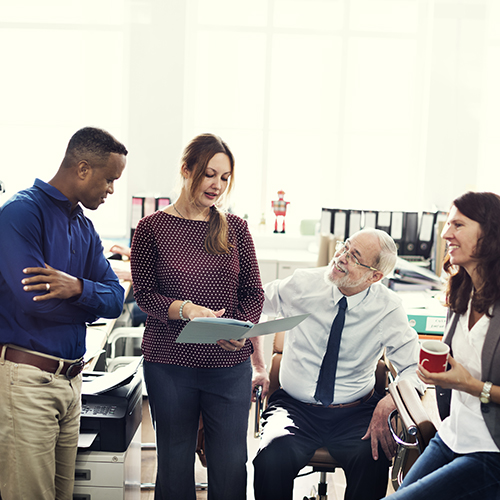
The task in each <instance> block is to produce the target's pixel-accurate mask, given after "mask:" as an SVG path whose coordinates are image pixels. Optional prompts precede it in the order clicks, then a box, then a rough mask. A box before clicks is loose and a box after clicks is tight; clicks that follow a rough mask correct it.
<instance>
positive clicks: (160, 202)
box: [156, 196, 171, 210]
mask: <svg viewBox="0 0 500 500" xmlns="http://www.w3.org/2000/svg"><path fill="white" fill-rule="evenodd" d="M170 203H171V200H170V198H168V197H167V196H159V197H157V198H156V210H163V209H164V208H165V207H168V206H169V205H170Z"/></svg>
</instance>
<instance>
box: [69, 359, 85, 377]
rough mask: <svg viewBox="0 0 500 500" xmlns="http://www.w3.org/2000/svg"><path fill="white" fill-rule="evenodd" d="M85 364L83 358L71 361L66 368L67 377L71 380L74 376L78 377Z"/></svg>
mask: <svg viewBox="0 0 500 500" xmlns="http://www.w3.org/2000/svg"><path fill="white" fill-rule="evenodd" d="M83 365H84V363H83V358H81V359H79V360H78V361H75V362H74V363H71V364H70V365H69V366H68V369H67V370H66V373H65V375H66V378H67V379H68V380H71V379H72V378H74V377H76V376H77V375H78V374H79V373H81V371H82V370H83ZM73 372H74V373H73Z"/></svg>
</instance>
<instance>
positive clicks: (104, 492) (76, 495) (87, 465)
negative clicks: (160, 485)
mask: <svg viewBox="0 0 500 500" xmlns="http://www.w3.org/2000/svg"><path fill="white" fill-rule="evenodd" d="M140 497H141V425H139V427H138V429H137V431H136V433H135V435H134V438H133V439H132V441H131V443H130V445H129V447H128V449H127V451H125V452H123V453H118V452H117V453H115V452H111V451H80V450H79V451H78V454H77V457H76V470H75V487H74V490H73V500H140Z"/></svg>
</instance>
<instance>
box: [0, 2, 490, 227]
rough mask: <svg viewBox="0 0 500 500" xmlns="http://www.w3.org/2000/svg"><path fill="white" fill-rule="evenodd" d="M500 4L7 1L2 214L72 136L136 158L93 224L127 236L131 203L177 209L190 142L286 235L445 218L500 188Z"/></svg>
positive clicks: (254, 214) (1, 39) (255, 213)
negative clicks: (277, 218) (312, 222)
mask: <svg viewBox="0 0 500 500" xmlns="http://www.w3.org/2000/svg"><path fill="white" fill-rule="evenodd" d="M499 27H500V5H499V2H497V1H495V0H470V1H466V0H255V1H254V2H235V1H234V0H169V1H164V0H141V1H137V0H134V1H133V0H99V1H98V0H88V1H84V0H81V1H78V0H75V1H73V2H67V1H65V0H52V1H51V2H49V3H45V2H44V5H43V6H42V5H39V2H36V1H34V0H16V1H15V2H14V1H13V0H12V1H4V2H2V3H0V47H2V66H3V67H2V74H3V78H2V79H1V80H0V99H1V102H2V113H0V138H1V139H0V145H1V147H2V159H3V161H2V162H1V164H0V180H2V181H3V182H4V183H5V186H6V189H7V193H6V194H5V195H4V196H3V197H2V198H0V201H2V200H5V199H6V197H7V196H9V195H10V194H12V193H13V192H15V191H17V190H18V189H21V188H22V187H25V186H27V185H30V184H31V183H32V181H33V179H34V177H36V176H38V177H41V178H43V179H44V180H49V179H50V177H51V175H52V174H53V172H54V171H55V169H56V168H57V166H58V165H59V163H60V160H61V158H62V154H63V151H64V148H65V147H66V144H67V141H68V139H69V137H70V135H71V134H72V133H73V132H74V131H75V130H76V129H78V128H80V127H81V126H85V125H96V126H101V127H104V128H106V129H108V130H109V131H110V132H112V133H113V134H114V135H116V136H117V137H118V138H119V139H120V140H122V141H123V142H124V143H125V144H126V145H127V147H128V149H129V151H130V154H129V158H128V167H127V169H126V172H125V174H124V176H123V178H122V179H121V180H120V181H118V182H117V185H116V193H115V194H114V195H113V196H112V197H111V198H110V199H109V200H108V201H107V202H106V205H105V206H103V207H101V208H100V209H99V210H98V211H96V212H95V213H92V214H91V217H92V218H93V219H94V220H95V223H96V225H97V226H98V228H99V230H100V231H101V233H102V234H103V235H105V236H109V237H125V236H126V235H127V232H128V223H129V204H130V203H129V202H130V198H131V196H132V195H133V194H138V193H152V194H163V195H169V194H171V195H174V191H173V188H174V186H175V181H176V177H177V170H178V159H179V156H180V153H181V150H182V148H183V146H184V145H185V143H186V142H187V141H188V140H189V139H190V138H191V137H193V136H194V135H195V134H196V133H199V132H202V131H203V132H204V131H212V132H214V133H218V134H220V135H221V136H222V137H223V138H224V139H226V140H227V142H228V143H229V144H230V146H231V147H232V149H233V152H234V153H235V156H236V160H237V169H238V170H237V189H236V191H235V194H234V196H233V203H232V208H233V209H234V210H235V211H236V212H237V213H239V214H241V215H243V214H245V213H246V214H248V215H249V217H250V221H251V222H254V223H256V222H258V219H259V218H260V215H261V213H265V215H266V217H267V220H268V222H271V220H272V213H271V208H270V207H271V204H270V202H271V200H272V199H275V198H276V192H277V191H278V189H284V190H285V192H286V199H287V200H289V201H291V204H290V207H289V216H288V218H289V222H288V228H289V230H290V231H293V230H294V229H296V228H297V227H298V221H299V220H300V219H301V218H313V217H315V216H316V214H318V213H319V210H320V208H321V206H327V205H329V206H341V207H345V208H365V209H370V208H373V209H402V210H427V209H434V208H440V209H447V208H448V206H449V203H450V201H451V200H452V199H453V198H454V197H455V196H457V195H458V194H460V193H462V192H463V191H465V190H468V189H477V190H483V189H485V190H486V189H487V190H493V191H496V192H500V173H499V169H498V164H499V160H500V151H499V148H498V137H499V133H500V130H499V128H500V126H499V125H498V118H497V117H498V116H499V114H500V97H499V93H498V88H500V86H499V84H500V70H499V68H498V64H497V61H498V60H499V56H500V50H499V48H500V30H499Z"/></svg>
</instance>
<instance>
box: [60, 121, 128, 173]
mask: <svg viewBox="0 0 500 500" xmlns="http://www.w3.org/2000/svg"><path fill="white" fill-rule="evenodd" d="M111 153H117V154H120V155H124V156H127V154H128V151H127V149H126V148H125V146H124V145H123V144H122V143H121V142H119V141H117V140H116V139H115V138H114V137H113V136H112V135H111V134H110V133H109V132H106V131H105V130H103V129H100V128H94V127H84V128H82V129H80V130H78V131H77V132H75V133H74V134H73V136H72V137H71V139H70V140H69V143H68V147H67V148H66V155H65V160H69V161H68V162H67V163H68V166H69V164H74V163H75V162H79V161H81V160H89V159H90V160H96V159H97V160H102V161H106V160H107V159H108V157H109V155H110V154H111Z"/></svg>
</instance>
